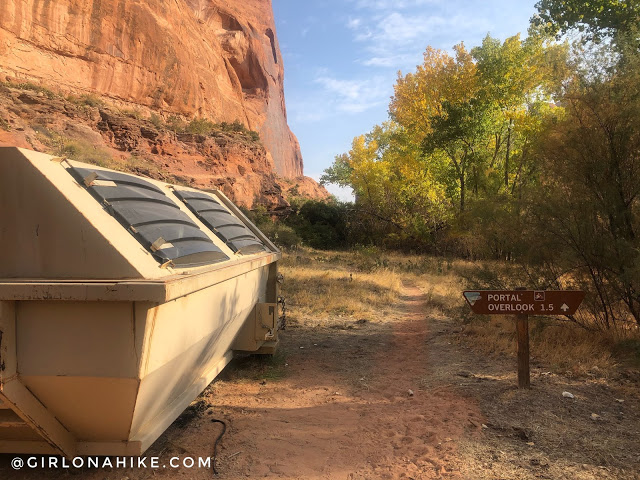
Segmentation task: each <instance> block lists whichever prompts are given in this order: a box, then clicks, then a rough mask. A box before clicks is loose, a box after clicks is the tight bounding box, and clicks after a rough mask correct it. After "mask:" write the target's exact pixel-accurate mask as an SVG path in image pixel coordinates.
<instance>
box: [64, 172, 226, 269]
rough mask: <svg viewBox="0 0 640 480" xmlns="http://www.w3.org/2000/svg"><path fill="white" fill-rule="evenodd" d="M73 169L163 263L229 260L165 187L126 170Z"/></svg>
mask: <svg viewBox="0 0 640 480" xmlns="http://www.w3.org/2000/svg"><path fill="white" fill-rule="evenodd" d="M69 172H70V173H71V174H72V175H73V176H74V177H75V179H76V180H77V181H78V183H80V184H81V185H84V186H85V188H86V189H87V190H88V191H89V192H90V193H91V195H92V196H93V197H94V198H95V199H96V200H98V201H99V202H101V203H102V204H103V206H104V207H105V209H106V210H107V211H108V212H109V213H110V214H111V215H113V217H115V218H116V219H117V220H118V221H119V222H120V223H121V224H122V225H123V226H124V227H125V228H127V229H128V231H129V232H130V233H131V234H132V235H133V236H134V237H135V238H136V239H137V240H138V242H140V244H141V245H142V246H144V247H145V248H146V249H147V250H148V251H149V252H151V254H152V255H153V257H154V258H155V259H156V260H157V261H158V262H160V263H161V264H164V263H167V262H169V261H170V262H172V263H173V264H174V265H175V266H179V267H190V266H199V265H207V264H212V263H218V262H222V261H225V260H229V257H228V256H227V255H226V254H225V253H224V252H223V251H222V250H220V249H219V248H218V247H217V246H216V245H215V244H214V243H213V242H212V241H211V239H210V238H209V237H208V236H207V235H206V234H205V233H204V232H203V231H202V230H200V228H199V227H198V225H196V224H195V223H194V222H193V221H192V220H191V219H190V218H189V216H188V215H186V214H185V213H184V212H182V211H181V210H180V208H179V207H178V205H176V204H175V202H174V201H173V200H171V199H170V198H169V197H168V196H167V195H165V194H164V192H163V191H162V190H160V189H159V188H158V187H156V186H155V185H153V184H152V183H150V182H147V181H145V180H143V179H141V178H137V177H135V176H133V175H128V174H125V173H118V172H112V171H106V170H99V169H91V168H80V167H74V166H71V168H70V169H69Z"/></svg>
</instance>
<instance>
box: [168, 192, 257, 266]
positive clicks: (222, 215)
mask: <svg viewBox="0 0 640 480" xmlns="http://www.w3.org/2000/svg"><path fill="white" fill-rule="evenodd" d="M175 194H176V196H177V197H178V198H179V199H180V200H182V201H183V202H184V203H185V204H186V205H187V207H189V210H191V211H192V212H193V213H194V214H195V215H196V216H197V217H198V218H199V219H200V220H201V221H202V223H204V224H205V225H206V226H207V227H209V228H210V229H211V230H212V231H213V232H214V233H215V234H216V235H217V236H218V237H219V238H220V239H221V240H222V241H223V242H225V243H226V244H227V245H228V246H229V247H230V248H231V249H232V250H233V251H234V252H237V253H239V254H241V255H250V254H252V253H257V252H264V251H268V248H267V247H266V246H265V244H264V243H263V242H262V241H260V239H258V237H256V235H255V234H254V233H253V232H252V231H251V230H250V229H249V228H247V226H246V225H245V224H244V223H243V222H242V221H240V220H239V219H238V218H236V217H234V216H233V215H232V214H231V213H230V212H229V211H228V210H227V209H226V208H224V207H223V206H222V205H221V204H220V203H219V202H218V201H217V200H216V199H215V198H214V197H213V196H211V195H208V194H206V193H200V192H193V191H190V190H183V189H176V190H175Z"/></svg>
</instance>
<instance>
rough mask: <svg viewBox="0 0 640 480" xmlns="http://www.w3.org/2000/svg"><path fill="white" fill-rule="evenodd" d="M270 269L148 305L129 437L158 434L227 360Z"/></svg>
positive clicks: (263, 294) (263, 292)
mask: <svg viewBox="0 0 640 480" xmlns="http://www.w3.org/2000/svg"><path fill="white" fill-rule="evenodd" d="M268 275H269V266H268V265H267V266H264V267H261V268H259V269H256V270H253V271H250V272H248V273H245V274H243V275H240V276H238V277H234V278H231V279H229V280H227V281H225V282H223V283H220V284H218V285H215V286H212V287H210V288H206V289H204V290H200V291H199V292H197V293H194V294H192V295H190V296H189V297H184V298H180V299H177V300H174V301H171V302H168V303H166V304H163V305H160V306H159V307H157V308H156V309H152V310H150V311H149V322H148V323H149V326H148V328H151V329H153V334H152V338H151V341H150V342H149V346H148V347H147V348H148V349H149V353H148V354H149V360H148V362H147V364H146V365H144V366H143V369H144V370H143V372H141V377H142V382H141V384H140V393H139V398H138V403H137V404H136V410H135V413H134V417H133V424H132V438H133V439H136V440H137V439H143V438H145V439H147V440H148V438H149V437H150V436H151V437H152V438H153V439H155V438H157V436H158V435H160V433H162V431H163V430H164V429H165V428H166V427H167V426H168V425H169V424H170V423H171V422H172V421H173V420H175V418H177V416H178V415H179V414H180V413H181V412H182V411H183V410H184V409H185V408H186V407H187V406H188V405H189V403H191V401H193V399H194V398H195V397H196V396H197V395H198V394H199V393H200V392H202V390H204V389H205V388H206V387H207V385H208V384H209V383H210V382H211V381H212V380H213V378H215V376H216V375H217V373H218V372H219V370H220V369H221V368H220V367H221V366H222V367H224V365H226V363H227V362H228V360H229V359H230V358H231V355H230V348H231V344H232V342H233V340H234V338H235V337H236V335H237V334H238V332H239V330H240V328H241V327H242V325H243V324H244V322H245V321H246V320H247V318H248V317H249V315H250V313H251V312H252V310H253V307H254V305H255V304H256V303H257V302H263V301H264V300H265V298H266V286H267V279H268ZM152 324H153V325H152ZM146 443H148V442H146Z"/></svg>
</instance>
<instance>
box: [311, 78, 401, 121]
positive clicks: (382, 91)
mask: <svg viewBox="0 0 640 480" xmlns="http://www.w3.org/2000/svg"><path fill="white" fill-rule="evenodd" d="M315 83H317V84H319V85H321V86H322V87H323V89H324V93H325V94H328V95H327V97H328V99H329V102H330V103H331V104H332V105H333V106H334V107H335V109H336V110H337V111H339V112H344V113H362V112H364V111H366V110H369V109H370V108H373V107H377V106H379V105H383V104H386V103H388V102H389V89H390V86H389V80H388V79H386V78H382V77H373V78H367V79H358V80H342V79H338V78H335V77H332V76H330V75H326V74H324V73H323V74H321V75H319V76H318V77H317V78H316V79H315Z"/></svg>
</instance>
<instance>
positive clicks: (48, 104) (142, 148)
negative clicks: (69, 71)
mask: <svg viewBox="0 0 640 480" xmlns="http://www.w3.org/2000/svg"><path fill="white" fill-rule="evenodd" d="M0 80H2V77H0ZM3 145H13V146H18V147H25V148H30V149H34V150H37V151H41V152H47V153H52V154H54V155H58V156H63V157H67V158H71V159H74V160H78V161H81V162H86V163H92V164H97V165H101V166H103V167H108V168H113V169H117V170H121V171H127V172H132V173H135V174H138V175H142V176H147V177H151V178H155V179H158V180H163V181H166V182H169V183H178V184H182V185H188V186H192V187H196V188H204V189H207V188H217V189H220V190H222V191H223V192H224V193H225V194H227V195H228V196H229V197H231V199H233V200H234V201H235V202H236V203H238V204H240V205H244V206H246V207H249V208H252V207H254V206H256V205H262V206H264V207H266V208H267V210H268V211H270V212H271V213H273V214H274V215H279V214H286V213H287V211H288V209H289V207H290V205H289V203H288V202H287V200H286V199H287V198H288V197H291V196H296V197H305V198H313V199H327V198H328V197H329V194H328V193H327V191H326V190H325V189H324V188H323V187H321V186H320V185H318V184H317V183H315V182H314V181H313V180H312V179H310V178H307V177H297V178H294V179H285V178H282V177H280V176H278V175H277V174H275V173H274V171H273V165H272V162H271V161H270V157H269V155H268V154H267V152H266V150H265V148H264V146H263V145H262V143H261V142H260V141H259V140H257V139H256V138H254V136H253V135H251V134H250V132H247V131H243V130H239V131H236V130H233V129H229V130H223V129H221V128H216V129H213V130H212V131H209V132H208V133H207V134H195V133H184V132H182V133H181V132H176V131H174V130H171V129H170V128H169V127H168V126H167V125H166V124H164V123H163V122H161V121H159V120H158V119H157V118H156V119H155V121H154V120H153V119H145V118H142V117H141V116H140V115H138V114H137V112H135V111H126V112H125V111H122V110H121V109H119V108H118V107H115V106H113V105H108V104H106V103H105V102H102V101H99V100H97V99H95V98H85V99H82V98H78V97H65V96H63V95H59V94H57V93H55V92H53V91H51V90H48V89H46V88H43V87H39V86H35V85H30V84H19V83H18V84H16V83H15V80H11V81H9V82H5V83H0V146H3Z"/></svg>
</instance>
